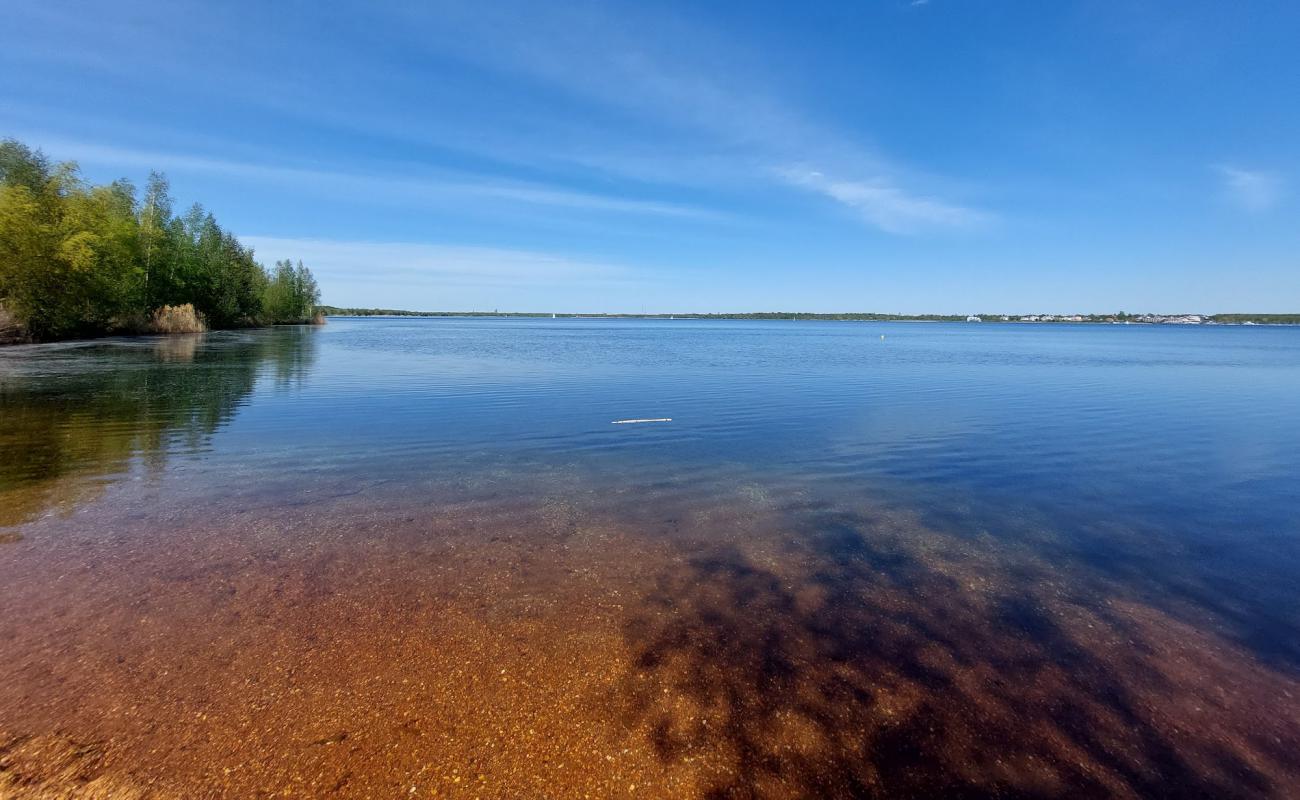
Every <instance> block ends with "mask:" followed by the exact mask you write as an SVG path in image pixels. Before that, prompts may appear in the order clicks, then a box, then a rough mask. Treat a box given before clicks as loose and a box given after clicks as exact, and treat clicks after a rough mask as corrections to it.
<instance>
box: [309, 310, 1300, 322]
mask: <svg viewBox="0 0 1300 800" xmlns="http://www.w3.org/2000/svg"><path fill="white" fill-rule="evenodd" d="M320 311H321V313H322V314H324V315H325V316H326V317H393V318H401V317H495V318H524V319H552V318H554V319H653V320H788V321H797V320H819V321H831V322H963V323H979V322H1014V323H1024V324H1063V323H1064V324H1094V325H1300V314H1124V313H1123V312H1121V313H1119V314H972V315H965V314H877V313H869V312H846V313H839V314H833V313H826V314H818V313H811V312H798V311H761V312H750V313H735V314H698V313H696V314H604V313H561V312H555V313H550V312H535V311H405V310H401V309H388V308H341V307H338V306H320Z"/></svg>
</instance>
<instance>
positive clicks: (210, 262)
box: [0, 139, 320, 339]
mask: <svg viewBox="0 0 1300 800" xmlns="http://www.w3.org/2000/svg"><path fill="white" fill-rule="evenodd" d="M172 207H173V202H172V198H171V194H170V190H169V187H168V184H167V179H166V178H165V177H164V176H162V175H161V174H159V173H157V172H154V173H151V174H150V176H149V180H148V182H147V183H146V185H145V189H144V192H143V194H142V195H140V196H138V197H137V192H136V189H135V187H134V186H133V185H132V184H131V183H129V182H128V181H125V180H119V181H115V182H113V183H111V184H108V185H106V186H90V185H88V184H86V183H85V181H83V180H82V178H81V176H80V173H79V171H78V169H77V166H76V164H74V163H70V162H68V163H62V164H53V163H51V162H50V161H49V159H48V158H46V157H45V155H44V154H43V153H41V152H40V151H39V150H33V149H31V148H29V147H27V146H26V145H24V144H22V143H20V142H17V141H14V140H12V139H8V140H5V141H3V142H0V308H3V309H4V311H5V313H6V314H7V315H8V316H10V317H12V318H13V319H15V320H16V321H17V322H18V324H19V325H21V326H22V327H24V328H25V329H26V331H27V332H28V333H29V335H31V336H32V337H34V338H37V339H58V338H65V337H70V336H85V335H94V334H98V333H105V332H110V331H115V330H138V329H141V328H142V326H143V321H145V320H147V319H149V318H150V315H151V314H152V313H153V312H154V311H155V310H157V309H159V308H161V307H163V306H169V305H170V306H181V305H185V304H190V305H192V306H193V307H194V308H195V309H196V310H197V311H198V312H199V313H201V314H202V315H203V317H205V318H206V319H207V320H208V323H209V324H210V325H211V326H213V327H217V328H228V327H239V326H248V325H260V324H270V323H278V322H305V321H310V320H311V319H312V318H313V317H314V316H315V314H316V305H317V304H318V303H319V302H320V292H319V290H318V289H317V286H316V281H315V278H313V277H312V274H311V271H310V270H309V269H307V268H306V267H304V266H303V265H302V262H298V264H297V266H296V267H295V266H294V265H292V264H290V263H289V262H287V261H285V262H278V263H277V264H276V266H275V269H274V270H273V271H272V272H271V273H268V272H267V270H266V269H265V268H264V267H262V265H261V264H259V263H258V262H257V260H256V259H255V258H254V255H253V251H252V250H251V249H250V248H248V247H245V246H244V245H242V244H241V243H240V242H239V240H238V239H237V238H236V237H235V236H234V234H232V233H230V232H229V231H226V230H224V229H222V228H221V226H220V225H219V224H217V220H216V218H215V217H213V215H212V214H211V213H208V212H206V211H205V210H204V209H203V207H202V206H199V205H197V204H195V205H194V206H192V207H191V208H190V209H189V210H188V211H186V212H185V213H184V214H181V215H176V214H175V213H174V212H173V210H172Z"/></svg>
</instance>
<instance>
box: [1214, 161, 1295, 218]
mask: <svg viewBox="0 0 1300 800" xmlns="http://www.w3.org/2000/svg"><path fill="white" fill-rule="evenodd" d="M1214 169H1215V171H1216V172H1218V174H1219V178H1220V180H1221V181H1222V188H1223V192H1224V194H1225V196H1226V197H1227V198H1228V201H1229V202H1231V203H1233V204H1234V205H1236V206H1238V207H1240V208H1242V209H1245V210H1246V211H1251V212H1260V211H1268V210H1269V209H1271V208H1273V207H1274V206H1276V205H1277V204H1278V203H1279V202H1280V201H1281V200H1282V196H1283V194H1284V186H1283V183H1282V178H1281V176H1279V175H1277V174H1276V173H1272V172H1263V171H1259V170H1249V169H1242V168H1240V167H1235V166H1230V165H1228V164H1218V165H1216V166H1215V167H1214Z"/></svg>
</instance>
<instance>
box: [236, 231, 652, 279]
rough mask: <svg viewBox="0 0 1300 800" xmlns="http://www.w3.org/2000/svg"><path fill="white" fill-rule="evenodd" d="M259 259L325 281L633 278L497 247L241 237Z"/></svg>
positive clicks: (629, 273) (631, 273)
mask: <svg viewBox="0 0 1300 800" xmlns="http://www.w3.org/2000/svg"><path fill="white" fill-rule="evenodd" d="M240 241H242V242H243V243H244V244H245V245H247V246H249V247H252V248H253V250H254V252H255V253H256V254H257V257H258V260H260V261H263V262H266V263H269V262H271V261H274V260H279V259H281V258H289V259H294V260H297V259H301V260H302V261H303V262H304V263H305V264H307V265H308V266H310V267H311V269H312V272H313V273H315V274H316V275H317V276H319V277H320V278H321V280H322V283H323V284H326V285H327V286H328V284H329V283H330V282H331V281H332V280H335V279H343V280H347V281H350V282H362V283H374V282H390V283H398V284H401V285H404V286H405V285H414V286H418V285H420V284H435V285H437V286H443V287H445V286H472V287H481V286H509V287H520V286H534V285H553V284H557V283H562V284H575V283H580V284H584V285H613V284H620V283H626V282H629V281H632V280H635V279H637V276H638V273H637V272H636V271H635V270H633V269H631V268H629V267H625V266H621V265H617V264H608V263H604V262H601V261H588V260H582V259H574V258H570V257H567V256H562V255H556V254H552V253H542V252H535V251H530V250H513V249H507V248H496V247H474V246H465V245H448V244H428V243H421V242H367V241H339V240H332V239H300V238H284V237H276V236H241V237H240Z"/></svg>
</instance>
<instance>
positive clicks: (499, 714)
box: [0, 319, 1300, 797]
mask: <svg viewBox="0 0 1300 800" xmlns="http://www.w3.org/2000/svg"><path fill="white" fill-rule="evenodd" d="M1297 397H1300V329H1290V328H1269V327H1255V328H1249V327H1196V328H1175V327H1145V326H1084V325H1080V326H1068V325H1062V326H1032V325H997V324H981V325H973V324H972V325H959V324H925V323H893V324H864V323H830V322H741V321H725V322H723V321H718V322H702V321H610V320H549V319H537V320H523V319H406V320H402V319H334V320H331V321H330V324H329V325H327V326H325V327H324V328H320V329H315V328H277V329H273V330H259V331H249V332H222V333H213V334H208V335H206V336H202V337H172V338H164V339H158V338H137V339H121V340H100V341H95V342H87V343H71V344H58V345H42V346H32V347H15V348H9V349H6V350H2V351H0V603H3V605H4V606H5V607H6V609H7V611H6V613H5V615H4V617H5V619H4V620H3V621H0V641H3V642H7V644H6V645H5V647H4V650H5V655H4V659H3V661H4V663H3V667H2V668H0V686H3V688H0V757H3V758H8V759H9V761H10V762H12V763H15V764H17V765H18V766H17V767H9V768H7V769H8V774H9V775H10V776H16V777H11V778H6V777H5V772H4V771H0V794H3V791H4V790H5V789H6V786H7V784H6V783H5V782H4V781H5V780H11V781H18V782H19V784H15V785H20V784H21V785H31V786H36V785H48V786H63V785H64V784H66V783H68V782H72V784H73V785H78V786H84V785H92V784H95V782H96V781H98V782H100V783H99V784H96V785H100V786H107V787H109V788H111V789H113V790H114V791H120V792H122V793H124V794H123V796H134V795H129V793H131V792H139V793H144V792H149V791H152V792H159V793H161V794H162V795H164V796H165V795H166V793H168V792H171V793H173V794H175V795H176V796H186V795H191V796H192V795H193V793H196V792H197V793H205V792H206V793H208V794H215V795H228V796H247V795H248V794H249V793H251V792H255V791H267V792H272V791H277V792H278V791H287V792H289V793H291V794H292V793H294V792H299V793H301V794H302V795H304V796H312V795H320V794H326V793H329V792H333V793H336V794H342V795H348V794H354V795H356V796H365V795H367V794H375V795H386V794H388V793H389V792H394V791H398V790H401V791H403V792H407V791H409V792H413V793H415V794H417V795H419V796H430V795H437V796H441V794H446V793H451V794H456V793H457V792H461V793H464V796H519V795H520V794H523V795H533V796H542V795H545V796H564V797H568V796H575V797H581V796H583V795H584V794H591V795H592V796H621V795H630V794H633V793H635V794H637V795H642V796H666V797H667V796H672V797H675V796H736V797H820V796H934V795H944V796H971V797H985V796H1006V797H1051V796H1133V797H1139V796H1153V795H1159V796H1206V797H1233V796H1240V797H1257V796H1277V797H1288V796H1297V790H1296V789H1295V787H1296V786H1297V785H1300V757H1298V756H1297V755H1296V753H1297V751H1298V748H1300V538H1298V537H1300V480H1297V476H1298V475H1300V413H1297V411H1296V409H1297V408H1298V407H1300V406H1298V405H1297V399H1296V398H1297ZM629 418H671V420H672V421H671V422H665V423H655V424H642V425H612V424H611V422H613V421H615V420H620V419H629ZM515 676H519V677H518V678H517V680H516V679H515ZM5 737H8V738H7V739H6V738H5ZM6 742H7V743H6ZM6 748H7V749H6ZM87 748H89V749H87ZM87 752H89V753H91V755H90V756H87V755H85V753H87ZM6 753H8V755H5V754H6ZM60 782H62V783H60ZM10 788H12V787H10ZM439 793H441V794H439Z"/></svg>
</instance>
